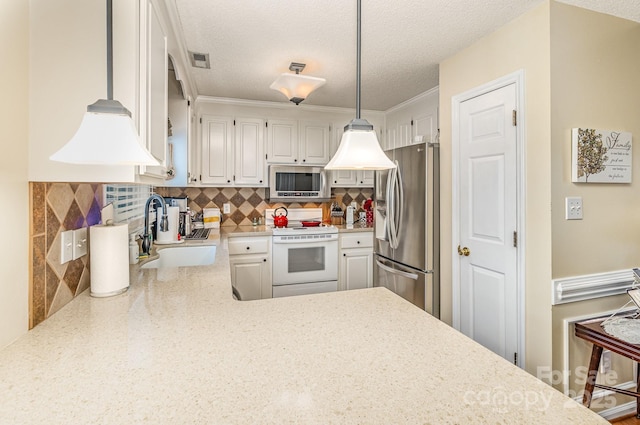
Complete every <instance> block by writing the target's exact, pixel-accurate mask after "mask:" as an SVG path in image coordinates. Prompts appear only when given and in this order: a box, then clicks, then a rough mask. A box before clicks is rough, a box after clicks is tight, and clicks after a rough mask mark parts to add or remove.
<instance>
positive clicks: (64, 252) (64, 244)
mask: <svg viewBox="0 0 640 425" xmlns="http://www.w3.org/2000/svg"><path fill="white" fill-rule="evenodd" d="M72 259H73V230H67V231H66V232H62V233H60V264H64V263H67V262H69V261H71V260H72Z"/></svg>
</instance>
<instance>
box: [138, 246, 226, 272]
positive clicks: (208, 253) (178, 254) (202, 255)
mask: <svg viewBox="0 0 640 425" xmlns="http://www.w3.org/2000/svg"><path fill="white" fill-rule="evenodd" d="M158 255H159V257H158V258H156V259H155V260H153V261H149V262H148V263H145V264H143V265H142V266H141V268H143V269H158V268H167V267H192V266H206V265H209V264H213V262H214V260H215V259H216V246H215V245H201V246H180V247H170V248H164V249H161V250H159V251H158Z"/></svg>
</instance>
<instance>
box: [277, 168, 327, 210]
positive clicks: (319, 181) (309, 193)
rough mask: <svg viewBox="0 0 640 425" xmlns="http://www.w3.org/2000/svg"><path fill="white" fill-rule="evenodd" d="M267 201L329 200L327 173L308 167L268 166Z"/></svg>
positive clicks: (320, 169)
mask: <svg viewBox="0 0 640 425" xmlns="http://www.w3.org/2000/svg"><path fill="white" fill-rule="evenodd" d="M267 196H268V197H269V201H271V202H273V201H275V202H299V201H303V202H314V201H328V200H329V199H331V184H330V179H329V178H328V172H327V171H325V169H324V168H323V167H314V166H308V165H277V164H276V165H271V166H269V190H268V191H267Z"/></svg>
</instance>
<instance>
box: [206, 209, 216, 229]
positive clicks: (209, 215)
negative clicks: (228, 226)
mask: <svg viewBox="0 0 640 425" xmlns="http://www.w3.org/2000/svg"><path fill="white" fill-rule="evenodd" d="M202 221H203V222H204V228H205V229H217V228H219V227H220V208H204V209H203V210H202Z"/></svg>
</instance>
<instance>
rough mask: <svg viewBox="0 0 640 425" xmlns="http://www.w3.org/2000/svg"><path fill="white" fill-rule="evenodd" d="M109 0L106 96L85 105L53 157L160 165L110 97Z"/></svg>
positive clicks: (125, 112)
mask: <svg viewBox="0 0 640 425" xmlns="http://www.w3.org/2000/svg"><path fill="white" fill-rule="evenodd" d="M112 9H113V7H112V0H107V99H99V100H98V101H96V102H95V103H94V104H91V105H89V106H87V112H86V113H85V114H84V118H83V119H82V122H81V123H80V127H79V128H78V130H77V131H76V134H75V135H74V136H73V137H72V138H71V140H69V141H68V142H67V144H66V145H64V146H63V147H62V148H60V150H58V151H57V152H56V153H54V154H53V155H51V156H50V157H49V159H51V160H52V161H58V162H66V163H72V164H92V165H160V163H159V162H158V160H157V159H155V158H154V157H153V155H151V153H149V151H147V150H146V149H145V148H144V147H143V146H142V145H141V144H140V138H139V137H138V131H137V130H136V126H135V124H134V123H133V120H132V119H131V112H129V110H128V109H127V108H125V107H124V106H123V105H122V104H121V103H120V102H118V101H117V100H114V99H113V34H112V31H113V30H112V26H113V25H112V21H113V13H112Z"/></svg>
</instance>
